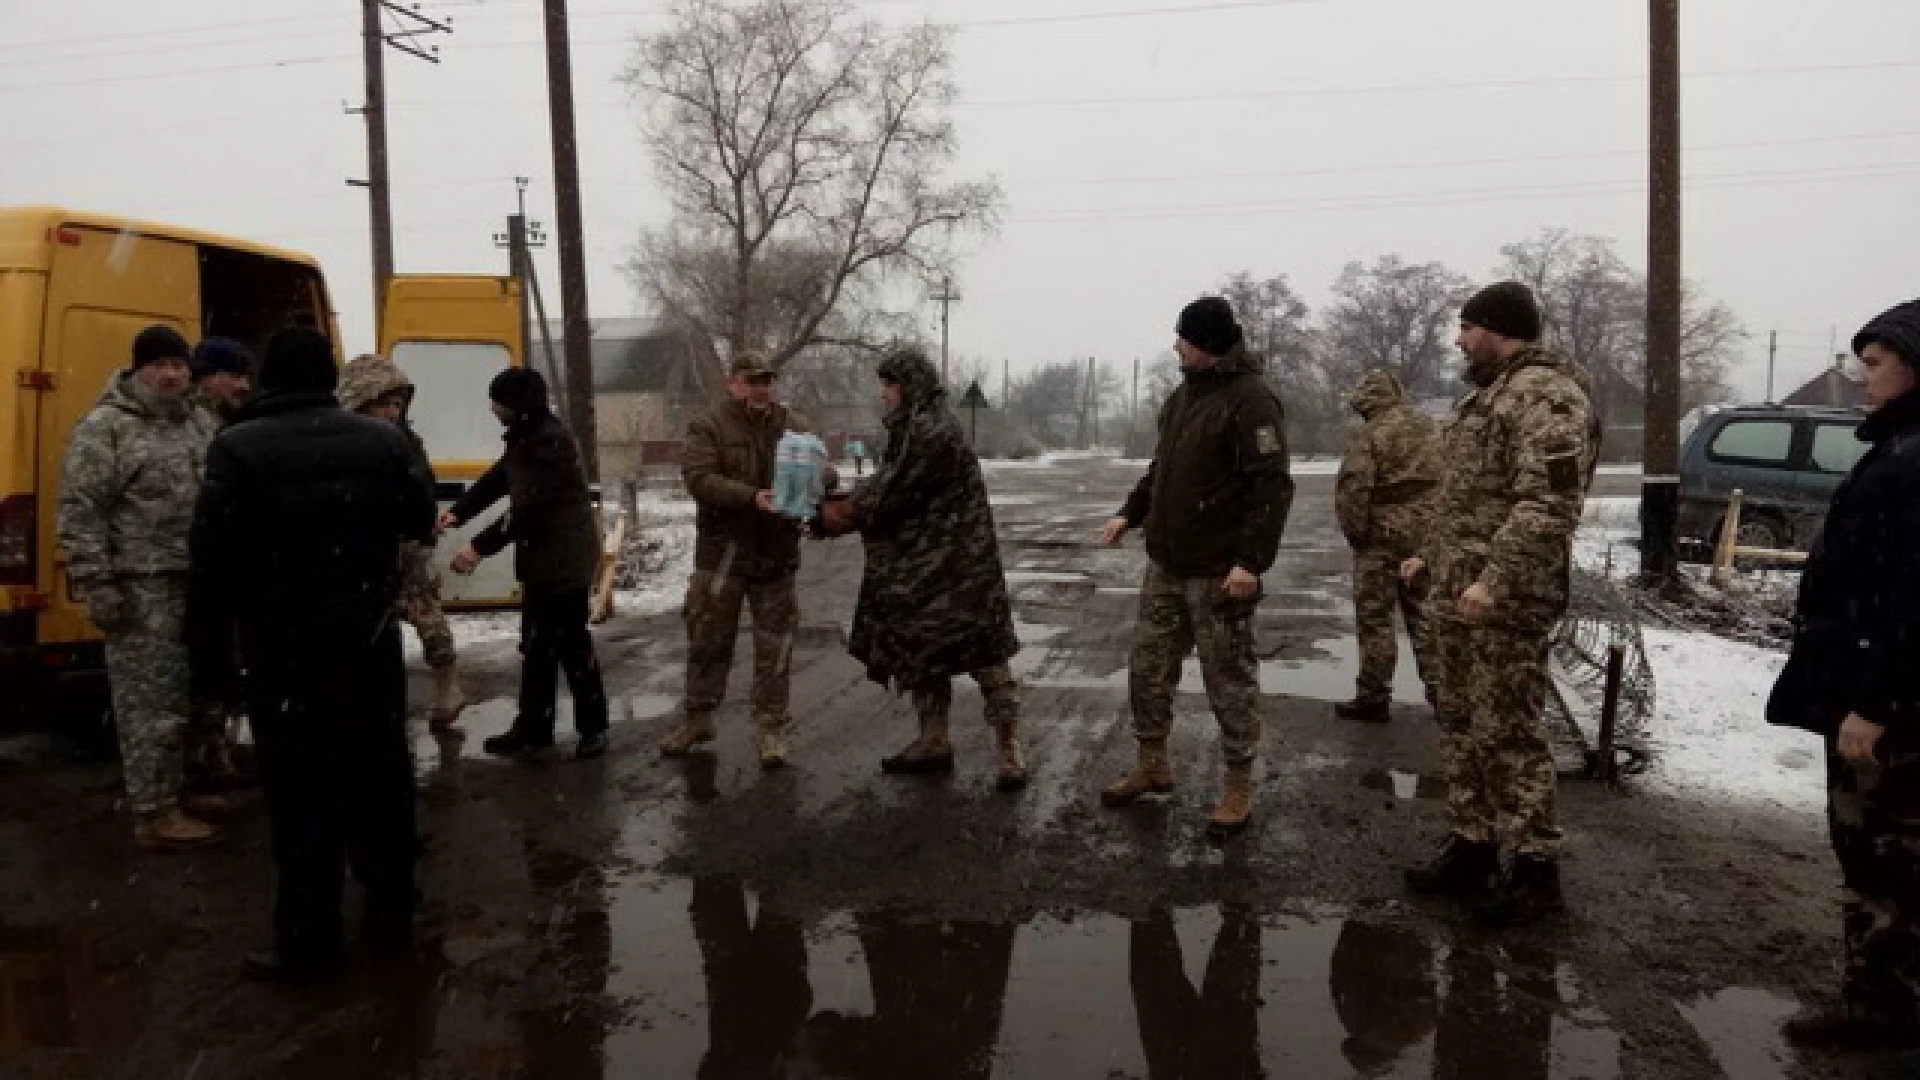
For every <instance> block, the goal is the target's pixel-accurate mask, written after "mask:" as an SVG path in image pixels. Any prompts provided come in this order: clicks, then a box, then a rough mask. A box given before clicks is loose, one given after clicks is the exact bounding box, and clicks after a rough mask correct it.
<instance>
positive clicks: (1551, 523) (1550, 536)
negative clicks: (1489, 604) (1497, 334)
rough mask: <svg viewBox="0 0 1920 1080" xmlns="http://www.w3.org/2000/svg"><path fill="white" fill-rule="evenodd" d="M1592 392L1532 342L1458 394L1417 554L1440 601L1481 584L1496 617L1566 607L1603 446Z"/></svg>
mask: <svg viewBox="0 0 1920 1080" xmlns="http://www.w3.org/2000/svg"><path fill="white" fill-rule="evenodd" d="M1591 386H1592V383H1591V382H1590V381H1589V379H1588V376H1587V373H1586V372H1585V371H1583V370H1581V369H1580V368H1579V367H1578V366H1576V365H1575V364H1574V363H1573V362H1572V361H1569V360H1566V359H1564V358H1562V357H1560V356H1558V355H1556V354H1554V353H1552V352H1549V351H1547V350H1545V349H1542V348H1538V347H1529V348H1527V349H1524V350H1523V351H1521V352H1520V353H1518V354H1516V355H1515V356H1513V357H1512V358H1511V359H1509V360H1508V361H1507V363H1506V364H1505V365H1504V366H1503V367H1502V368H1501V369H1500V371H1499V372H1498V373H1497V374H1496V375H1495V376H1494V377H1493V379H1492V381H1491V382H1489V383H1488V384H1487V385H1486V386H1484V387H1482V388H1480V389H1478V390H1476V391H1474V392H1473V393H1471V394H1469V395H1467V396H1466V397H1465V398H1463V399H1461V402H1460V405H1459V407H1458V408H1457V409H1456V411H1455V413H1454V416H1453V419H1452V420H1451V421H1450V422H1449V423H1448V424H1447V427H1446V431H1445V434H1444V435H1443V436H1442V445H1441V462H1442V468H1443V479H1442V481H1441V485H1440V495H1439V499H1438V501H1437V502H1436V504H1435V508H1434V523H1433V529H1432V532H1431V533H1430V534H1429V539H1428V540H1427V541H1426V543H1425V544H1424V545H1423V548H1422V551H1423V554H1424V556H1425V557H1426V560H1427V563H1428V564H1429V566H1430V567H1431V573H1432V575H1433V576H1432V587H1433V589H1434V590H1436V594H1437V595H1438V596H1440V597H1455V596H1458V595H1459V594H1460V593H1461V592H1463V591H1465V590H1466V588H1467V587H1468V586H1470V585H1472V584H1474V583H1475V582H1476V581H1477V582H1479V583H1480V584H1482V585H1484V586H1485V587H1486V588H1487V591H1488V592H1490V593H1491V594H1492V595H1493V598H1494V601H1495V602H1496V603H1497V604H1499V605H1501V608H1502V609H1503V610H1502V611H1497V612H1496V617H1503V616H1506V615H1515V616H1538V617H1541V618H1545V619H1548V620H1552V619H1558V618H1559V617H1560V616H1561V615H1562V614H1564V613H1565V612H1566V608H1567V601H1568V593H1569V589H1570V579H1569V575H1570V573H1571V569H1572V568H1571V564H1572V548H1573V533H1574V530H1575V529H1577V528H1578V527H1579V525H1580V511H1581V508H1582V506H1583V505H1584V503H1585V502H1586V496H1587V488H1588V486H1589V485H1590V484H1592V482H1593V470H1594V465H1595V463H1596V461H1597V459H1598V457H1599V448H1600V418H1599V414H1598V413H1597V412H1596V411H1595V410H1594V408H1593V405H1592V400H1593V398H1592V390H1591ZM1440 610H1442V611H1447V610H1450V604H1449V603H1447V602H1442V603H1441V605H1440Z"/></svg>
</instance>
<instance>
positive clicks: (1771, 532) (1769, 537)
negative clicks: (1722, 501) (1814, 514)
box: [1714, 514, 1793, 551]
mask: <svg viewBox="0 0 1920 1080" xmlns="http://www.w3.org/2000/svg"><path fill="white" fill-rule="evenodd" d="M1721 527H1722V528H1724V527H1725V522H1724V519H1723V521H1722V525H1721ZM1719 533H1720V530H1719V529H1715V530H1714V542H1715V544H1716V545H1717V544H1718V543H1719ZM1739 539H1740V546H1741V547H1750V548H1766V549H1768V550H1771V551H1785V550H1787V549H1788V548H1790V547H1792V546H1793V533H1792V532H1791V531H1789V530H1788V529H1787V526H1786V523H1785V522H1783V521H1781V520H1780V519H1779V518H1776V517H1774V516H1773V515H1771V514H1742V515H1741V516H1740V538H1739Z"/></svg>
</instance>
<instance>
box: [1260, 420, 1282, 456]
mask: <svg viewBox="0 0 1920 1080" xmlns="http://www.w3.org/2000/svg"><path fill="white" fill-rule="evenodd" d="M1253 440H1254V443H1255V445H1256V446H1257V447H1258V448H1259V450H1260V456H1262V457H1270V456H1272V455H1274V454H1277V453H1279V452H1280V433H1279V432H1278V431H1276V430H1274V427H1273V425H1272V424H1266V425H1263V426H1261V428H1260V430H1258V431H1256V432H1254V433H1253Z"/></svg>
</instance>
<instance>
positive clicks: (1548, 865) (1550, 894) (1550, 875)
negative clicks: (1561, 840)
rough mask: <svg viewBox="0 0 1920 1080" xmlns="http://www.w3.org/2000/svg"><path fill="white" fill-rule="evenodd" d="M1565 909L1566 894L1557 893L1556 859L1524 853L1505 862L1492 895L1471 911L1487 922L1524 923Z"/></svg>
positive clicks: (1500, 924) (1491, 924) (1557, 865)
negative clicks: (1505, 865)
mask: <svg viewBox="0 0 1920 1080" xmlns="http://www.w3.org/2000/svg"><path fill="white" fill-rule="evenodd" d="M1566 909H1567V901H1566V898H1565V897H1564V896H1562V895H1561V893H1560V862H1559V860H1557V859H1553V858H1550V857H1548V856H1546V855H1531V854H1524V853H1523V854H1520V855H1515V856H1514V857H1513V861H1512V862H1510V863H1508V864H1507V872H1506V873H1504V874H1502V875H1500V881H1499V884H1498V885H1496V886H1495V887H1494V892H1493V898H1492V899H1491V900H1489V901H1487V902H1486V903H1485V904H1482V905H1481V906H1480V909H1479V910H1478V911H1476V912H1475V913H1474V914H1475V915H1476V916H1477V917H1478V918H1479V919H1480V921H1481V922H1483V923H1486V924H1488V925H1489V926H1524V925H1526V924H1528V923H1535V922H1539V921H1540V920H1541V919H1545V918H1547V917H1549V916H1552V915H1558V914H1559V913H1560V912H1562V911H1565V910H1566Z"/></svg>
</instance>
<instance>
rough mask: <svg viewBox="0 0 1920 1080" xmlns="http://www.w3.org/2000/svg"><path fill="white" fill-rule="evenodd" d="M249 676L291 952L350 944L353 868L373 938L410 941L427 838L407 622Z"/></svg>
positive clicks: (279, 931)
mask: <svg viewBox="0 0 1920 1080" xmlns="http://www.w3.org/2000/svg"><path fill="white" fill-rule="evenodd" d="M250 674H251V675H252V677H253V685H252V687H251V698H252V702H251V706H252V722H253V733H254V743H255V746H256V749H257V751H258V755H259V762H260V780H261V785H262V787H263V788H264V790H265V794H266V801H267V813H268V816H269V818H270V819H271V823H272V830H273V858H274V865H275V867H276V868H277V870H278V873H279V887H278V892H277V894H276V897H275V901H274V931H275V936H276V946H277V948H278V949H279V951H280V955H281V957H282V958H283V959H285V960H287V961H288V962H291V963H296V964H298V963H311V962H325V961H327V960H330V959H333V958H335V957H337V955H338V954H339V953H340V951H341V949H342V946H343V943H344V935H343V934H342V932H341V920H340V901H341V894H342V892H343V890H344V888H345V871H346V869H347V867H349V866H351V867H352V869H353V876H354V877H355V878H356V879H358V880H359V882H360V884H361V885H362V886H363V887H365V889H366V891H367V904H366V916H367V924H366V932H367V934H368V936H369V938H372V939H375V940H377V941H380V942H381V943H383V944H404V942H405V941H406V940H407V938H408V936H409V934H410V933H411V928H412V924H413V907H414V885H413V871H414V860H415V858H416V856H417V854H418V848H419V844H418V839H417V836H416V833H415V821H414V802H413V755H412V748H411V746H410V744H409V743H408V741H407V697H406V693H407V691H406V668H405V666H404V662H403V661H402V659H401V654H400V635H399V632H398V627H397V626H394V625H391V624H390V625H389V626H388V627H387V629H386V631H385V632H384V633H382V634H381V635H380V637H379V638H378V639H377V640H376V642H375V643H374V645H373V646H372V647H371V648H368V649H364V650H353V651H352V652H351V653H349V654H347V655H345V656H341V657H339V658H337V659H332V660H327V661H322V662H317V663H305V664H301V663H289V664H284V665H282V664H268V665H258V666H256V667H255V669H254V670H253V671H252V672H250Z"/></svg>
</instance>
